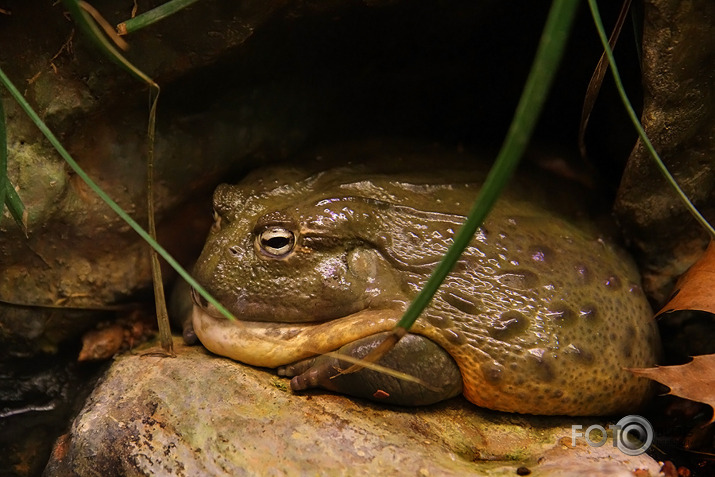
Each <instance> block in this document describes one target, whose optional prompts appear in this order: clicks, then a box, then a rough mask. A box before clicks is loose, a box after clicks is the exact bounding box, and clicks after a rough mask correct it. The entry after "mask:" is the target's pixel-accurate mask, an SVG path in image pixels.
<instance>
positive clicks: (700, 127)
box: [615, 0, 715, 304]
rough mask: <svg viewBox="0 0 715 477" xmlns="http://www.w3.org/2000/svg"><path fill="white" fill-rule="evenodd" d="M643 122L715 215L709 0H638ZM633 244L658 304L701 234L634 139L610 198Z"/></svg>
mask: <svg viewBox="0 0 715 477" xmlns="http://www.w3.org/2000/svg"><path fill="white" fill-rule="evenodd" d="M644 12H645V18H644V25H643V84H644V98H643V101H644V107H643V114H642V122H643V126H644V128H645V131H646V133H647V134H648V137H649V138H650V140H651V142H652V143H653V145H654V147H655V149H656V151H658V153H659V155H660V156H661V158H662V159H663V161H664V162H665V164H666V165H667V166H668V169H669V170H670V172H671V174H673V176H674V177H675V178H676V180H677V181H678V183H679V184H680V186H681V188H682V189H683V190H684V192H685V194H686V195H687V196H688V197H689V198H690V199H691V201H692V202H693V203H694V204H695V205H696V206H697V207H698V208H699V209H700V211H701V213H702V214H703V215H704V216H705V217H706V218H708V219H709V220H710V222H711V223H713V222H714V221H715V207H714V204H715V186H714V184H715V159H713V158H715V134H713V132H715V100H714V97H715V75H714V74H713V71H715V60H714V59H715V42H713V40H712V39H713V38H714V37H715V3H713V2H712V1H710V0H687V1H679V0H649V1H646V2H644ZM615 213H616V216H617V217H618V218H619V220H620V222H621V224H622V226H623V228H624V229H625V234H626V235H627V236H628V237H630V239H631V240H632V244H633V246H634V248H635V249H637V252H638V253H637V258H638V259H639V262H640V265H641V271H642V275H643V282H644V288H645V290H646V292H647V293H648V294H649V295H650V296H651V297H652V298H653V299H654V301H656V302H659V303H661V304H662V303H663V302H664V300H665V299H666V298H667V297H668V295H669V294H670V293H671V291H672V288H673V284H674V281H675V279H676V278H677V277H678V275H680V274H681V273H683V272H684V271H685V270H686V269H687V268H688V267H689V266H690V265H691V264H692V263H693V262H694V261H695V260H696V259H697V258H698V257H699V255H700V254H701V252H702V251H703V250H704V249H705V246H706V245H707V241H708V236H707V233H706V232H705V231H704V230H703V229H702V227H700V225H698V224H697V222H696V221H695V220H694V219H693V218H692V217H691V216H690V214H689V212H688V211H687V209H686V208H685V206H684V205H683V203H682V201H681V199H680V198H679V197H678V196H677V195H676V193H675V191H674V190H673V188H672V187H671V186H670V185H669V184H667V183H666V180H665V179H664V178H663V176H662V174H661V173H660V171H659V170H658V168H657V167H656V165H655V162H654V160H653V159H652V158H651V157H650V155H649V154H648V152H647V151H646V149H645V147H644V146H643V144H642V143H641V142H640V141H639V142H638V144H637V145H636V147H635V149H634V150H633V152H632V154H631V157H630V158H629V161H628V165H627V167H626V170H625V172H624V175H623V180H622V182H621V186H620V189H619V192H618V198H617V201H616V204H615Z"/></svg>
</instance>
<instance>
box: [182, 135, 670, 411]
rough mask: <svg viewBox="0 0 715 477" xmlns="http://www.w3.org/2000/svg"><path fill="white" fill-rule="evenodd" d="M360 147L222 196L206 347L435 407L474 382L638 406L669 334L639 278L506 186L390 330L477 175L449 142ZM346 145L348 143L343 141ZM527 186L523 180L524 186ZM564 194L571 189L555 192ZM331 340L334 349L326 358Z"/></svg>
mask: <svg viewBox="0 0 715 477" xmlns="http://www.w3.org/2000/svg"><path fill="white" fill-rule="evenodd" d="M365 154H366V155H370V156H372V157H370V158H368V157H363V156H361V155H360V154H358V153H355V154H353V155H352V156H350V157H348V158H344V159H345V160H344V161H343V164H341V165H333V164H334V162H333V158H330V157H320V158H318V159H317V160H316V161H314V162H313V163H312V164H311V165H310V166H307V167H303V168H301V167H296V166H274V167H272V168H265V169H259V170H257V171H254V172H253V173H251V174H249V175H248V176H247V177H246V178H245V179H244V180H242V182H241V183H240V184H238V185H226V184H223V185H220V186H219V187H218V188H217V189H216V191H215V193H214V211H215V212H214V218H215V223H214V225H213V227H212V230H211V232H210V234H209V236H208V239H207V241H206V245H205V247H204V250H203V252H202V254H201V256H200V258H199V259H198V261H197V265H196V267H195V270H194V275H195V277H196V279H197V280H198V281H199V282H200V283H201V284H202V285H203V286H205V287H206V289H207V290H208V291H209V292H210V293H211V294H212V295H213V296H214V297H215V298H217V299H218V300H219V302H221V303H222V304H223V305H224V306H225V307H226V308H228V310H230V311H231V313H232V314H233V315H234V316H235V317H236V318H237V320H235V321H234V320H228V319H226V318H224V317H223V316H222V315H221V314H220V313H218V312H217V311H216V309H215V308H214V307H213V306H211V305H209V304H208V303H206V302H205V301H204V300H203V299H202V298H201V297H200V296H198V295H197V294H196V293H194V294H193V296H194V308H193V315H192V320H193V328H194V332H195V333H196V336H197V337H198V338H199V339H200V341H201V343H202V344H203V345H204V346H205V347H206V348H207V349H209V350H210V351H212V352H214V353H216V354H218V355H222V356H227V357H229V358H232V359H235V360H237V361H240V362H243V363H247V364H250V365H255V366H263V367H269V368H278V373H279V374H281V375H284V376H289V377H292V380H291V387H292V388H293V390H303V389H308V388H313V387H322V388H326V389H330V390H335V391H338V392H343V393H347V394H351V395H355V396H360V397H365V398H368V399H373V400H377V401H384V402H389V403H395V404H401V405H408V404H429V403H434V402H437V401H440V400H443V399H447V398H449V397H451V396H455V395H457V394H460V393H463V394H464V396H465V397H466V398H467V399H468V400H469V401H471V402H473V403H474V404H476V405H478V406H482V407H486V408H490V409H495V410H501V411H508V412H517V413H530V414H563V415H607V414H614V413H624V412H628V411H632V410H634V409H637V408H638V407H639V406H640V405H641V404H643V402H644V401H645V400H646V399H647V398H648V397H649V394H650V390H651V386H650V383H649V381H648V380H646V379H644V378H638V377H635V376H633V375H632V374H631V373H630V372H629V371H627V369H626V368H635V367H648V366H652V365H654V364H655V363H656V360H657V357H658V352H659V337H658V332H657V328H656V326H655V323H654V321H653V318H652V312H651V310H650V307H649V304H648V302H647V300H646V297H645V296H644V294H643V292H642V290H641V288H640V286H639V280H640V278H639V275H638V272H637V270H636V268H635V266H634V265H633V263H632V262H631V261H630V259H629V258H628V257H627V256H626V255H625V254H624V253H623V252H622V251H621V250H619V249H618V248H617V247H616V246H615V245H614V244H612V243H610V242H609V241H607V240H605V239H604V238H602V237H599V236H598V235H597V234H594V233H592V232H590V231H589V230H588V227H585V226H580V225H575V224H574V223H573V222H572V221H570V220H567V219H566V218H565V216H563V215H560V214H558V213H555V212H553V211H551V209H550V208H547V207H545V206H544V205H543V204H544V202H546V201H548V199H549V198H552V196H554V192H555V189H557V188H554V187H553V186H552V189H551V190H549V189H548V188H547V189H546V190H545V191H544V190H542V191H540V192H536V193H535V192H533V191H532V189H533V187H531V185H533V183H534V182H538V181H535V180H534V179H533V178H526V180H521V185H524V184H527V185H529V186H528V187H526V186H525V187H510V189H509V190H508V191H507V193H505V194H504V195H503V196H502V197H501V198H500V199H499V201H498V203H497V205H496V207H495V208H494V209H493V211H492V212H491V214H490V215H489V217H488V219H487V220H486V221H485V223H484V224H483V226H482V227H480V228H479V230H478V232H477V233H476V234H475V236H474V238H473V240H472V241H471V243H470V245H469V246H468V248H467V249H466V251H465V252H464V254H463V255H462V257H461V258H460V260H459V262H458V263H457V265H456V266H455V268H454V269H453V271H452V273H451V274H450V275H449V277H448V278H447V279H446V280H445V282H444V283H443V285H442V286H441V288H440V289H439V291H438V292H437V294H436V295H435V296H434V298H433V299H432V301H431V303H430V305H429V306H428V307H427V309H426V310H425V311H424V313H423V314H422V315H421V317H420V318H419V319H418V320H417V322H416V323H415V325H414V326H413V327H412V328H411V329H410V330H409V333H408V334H407V336H405V337H404V338H403V339H401V340H400V341H399V342H398V343H397V345H396V346H395V347H394V348H393V349H392V350H391V351H390V352H389V353H388V354H387V355H386V356H384V357H383V358H382V359H381V360H380V361H379V362H378V363H377V364H378V365H380V366H384V367H387V368H391V369H394V370H396V372H397V373H403V374H404V375H408V376H409V377H408V378H405V377H404V376H403V375H399V374H396V373H386V372H384V371H382V370H380V369H371V368H364V369H362V370H361V371H359V372H354V373H343V372H342V371H344V370H345V369H346V368H348V367H349V366H350V365H351V363H352V361H348V360H347V359H346V358H341V357H340V354H342V355H348V356H351V357H353V358H362V357H364V356H365V355H366V354H367V353H369V352H370V350H372V349H374V348H375V346H377V345H378V344H379V343H381V342H382V340H383V339H384V337H385V336H386V335H387V334H388V332H389V331H390V330H392V328H393V327H394V325H395V323H396V322H397V321H398V320H399V318H400V317H401V315H402V313H403V312H404V310H405V309H406V307H407V306H408V304H409V303H410V301H411V300H412V299H413V298H414V297H415V295H416V294H417V293H418V291H419V290H420V289H421V287H422V286H423V285H424V284H425V282H426V280H427V279H428V277H429V276H430V273H431V272H432V271H433V269H434V267H435V265H436V264H437V262H438V261H439V260H440V258H441V257H442V256H443V254H444V253H445V252H446V251H447V249H448V248H449V246H450V244H451V243H452V241H453V237H454V235H455V232H456V231H457V230H458V228H459V227H460V225H461V224H462V223H463V222H464V220H465V216H466V214H467V213H468V211H469V209H470V207H471V205H472V203H473V201H474V199H475V197H476V196H477V192H478V190H479V186H480V184H481V183H482V182H483V178H484V171H483V170H481V168H480V167H478V166H476V165H475V161H474V160H473V159H471V158H465V157H464V156H465V155H464V154H461V153H458V152H454V153H447V152H445V151H443V150H434V149H429V148H428V150H426V151H425V150H416V151H398V152H395V151H389V150H387V149H386V150H385V151H384V152H382V153H375V152H370V153H369V154H367V153H365ZM336 155H339V154H337V153H336ZM519 183H520V182H519V180H517V181H516V185H519ZM562 202H564V203H567V202H568V201H565V200H562ZM334 351H337V352H338V353H339V354H337V355H336V354H335V353H331V354H330V355H328V356H326V355H324V353H329V352H334Z"/></svg>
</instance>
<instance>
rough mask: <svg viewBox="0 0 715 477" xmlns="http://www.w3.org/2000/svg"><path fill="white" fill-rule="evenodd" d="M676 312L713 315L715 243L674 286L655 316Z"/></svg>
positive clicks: (710, 245) (714, 300) (711, 242)
mask: <svg viewBox="0 0 715 477" xmlns="http://www.w3.org/2000/svg"><path fill="white" fill-rule="evenodd" d="M676 310H700V311H707V312H710V313H715V241H713V240H711V241H710V244H709V245H708V248H707V250H705V253H704V254H703V256H702V257H700V259H699V260H698V261H697V262H695V263H694V264H693V266H691V267H690V268H689V269H688V271H687V272H685V273H684V274H683V276H681V277H680V278H679V279H678V282H677V283H676V284H675V292H674V293H673V296H672V297H671V298H670V300H669V301H668V303H666V304H665V306H664V307H663V308H662V309H661V310H660V311H659V312H658V313H657V314H656V316H658V315H660V314H661V313H666V312H669V311H676Z"/></svg>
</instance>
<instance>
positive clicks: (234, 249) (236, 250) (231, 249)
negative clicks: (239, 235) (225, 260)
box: [228, 245, 241, 257]
mask: <svg viewBox="0 0 715 477" xmlns="http://www.w3.org/2000/svg"><path fill="white" fill-rule="evenodd" d="M228 251H229V252H231V255H233V256H234V257H238V256H239V255H240V253H241V250H240V249H239V248H238V246H236V245H233V246H231V247H228Z"/></svg>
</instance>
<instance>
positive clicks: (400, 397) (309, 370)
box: [278, 333, 462, 405]
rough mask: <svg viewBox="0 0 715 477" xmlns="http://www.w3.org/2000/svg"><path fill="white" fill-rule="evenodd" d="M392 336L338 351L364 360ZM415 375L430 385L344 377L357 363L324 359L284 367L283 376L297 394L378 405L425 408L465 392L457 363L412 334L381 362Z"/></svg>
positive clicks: (376, 375)
mask: <svg viewBox="0 0 715 477" xmlns="http://www.w3.org/2000/svg"><path fill="white" fill-rule="evenodd" d="M387 335H389V333H378V334H375V335H372V336H368V337H366V338H362V339H360V340H357V341H353V342H351V343H348V344H346V345H344V346H343V347H342V348H340V349H339V350H338V352H339V353H341V354H346V355H348V356H351V357H353V358H363V357H365V356H366V355H367V354H368V353H369V352H370V351H372V350H373V349H374V348H375V347H376V346H378V345H379V344H380V343H381V342H382V341H383V339H384V338H385V337H386V336H387ZM377 364H379V365H380V366H384V367H387V368H391V369H394V370H396V371H399V372H401V373H405V374H408V375H410V376H414V377H415V378H417V379H418V380H420V381H421V382H423V383H425V385H423V384H421V383H419V382H414V381H407V380H404V379H400V378H398V377H395V376H391V375H388V374H385V373H383V372H381V371H376V370H373V369H368V368H362V369H361V370H359V371H357V372H354V373H350V374H340V371H341V370H345V369H347V368H349V367H350V366H351V365H352V363H351V362H348V361H344V360H340V359H338V358H335V357H332V356H319V357H317V358H311V359H308V360H304V361H299V362H298V363H295V364H292V365H289V366H284V367H282V368H279V370H278V374H280V375H283V376H289V377H291V376H292V377H293V379H292V380H291V389H293V390H294V391H302V390H305V389H310V388H324V389H328V390H330V391H336V392H340V393H343V394H348V395H351V396H357V397H362V398H366V399H370V400H373V401H379V402H387V403H391V404H399V405H425V404H432V403H435V402H438V401H442V400H444V399H447V398H450V397H453V396H456V395H458V394H460V393H461V392H462V375H461V373H460V372H459V367H458V366H457V363H455V361H454V359H452V357H451V356H450V355H449V354H448V353H447V352H446V351H445V350H444V349H443V348H442V347H440V346H438V345H437V344H436V343H435V342H433V341H432V340H430V339H428V338H425V337H424V336H420V335H414V334H407V335H406V336H405V337H403V338H402V339H401V340H400V341H398V342H397V344H396V345H395V347H394V348H393V349H392V350H390V351H389V352H388V353H387V354H386V355H385V356H383V357H382V359H380V361H379V362H378V363H377Z"/></svg>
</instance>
